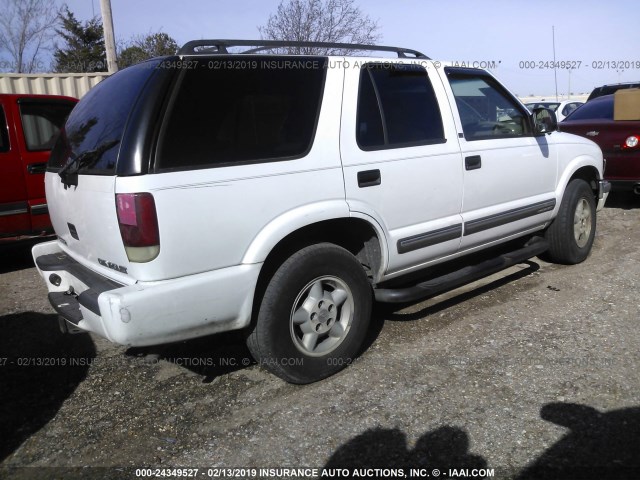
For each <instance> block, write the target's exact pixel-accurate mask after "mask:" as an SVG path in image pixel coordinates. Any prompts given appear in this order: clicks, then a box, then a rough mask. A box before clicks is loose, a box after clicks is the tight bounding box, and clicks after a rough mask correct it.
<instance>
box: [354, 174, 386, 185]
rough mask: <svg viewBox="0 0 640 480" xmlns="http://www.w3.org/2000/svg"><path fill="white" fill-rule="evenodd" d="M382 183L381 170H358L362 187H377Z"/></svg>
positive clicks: (359, 183)
mask: <svg viewBox="0 0 640 480" xmlns="http://www.w3.org/2000/svg"><path fill="white" fill-rule="evenodd" d="M381 183H382V177H381V175H380V170H364V171H362V172H358V186H359V187H360V188H366V187H375V186H376V185H380V184H381Z"/></svg>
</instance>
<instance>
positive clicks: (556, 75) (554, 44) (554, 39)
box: [551, 25, 558, 102]
mask: <svg viewBox="0 0 640 480" xmlns="http://www.w3.org/2000/svg"><path fill="white" fill-rule="evenodd" d="M551 37H552V38H553V76H554V77H555V80H556V102H557V101H558V69H557V68H556V27H555V25H552V26H551Z"/></svg>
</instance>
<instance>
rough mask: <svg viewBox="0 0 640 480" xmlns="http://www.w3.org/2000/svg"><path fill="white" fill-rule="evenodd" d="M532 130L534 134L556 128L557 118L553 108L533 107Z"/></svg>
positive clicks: (553, 130)
mask: <svg viewBox="0 0 640 480" xmlns="http://www.w3.org/2000/svg"><path fill="white" fill-rule="evenodd" d="M532 115H533V130H534V132H535V134H536V135H544V134H545V133H551V132H555V131H556V130H557V129H558V119H557V118H556V113H555V112H554V111H553V110H550V109H548V108H544V107H538V108H534V109H533V114H532Z"/></svg>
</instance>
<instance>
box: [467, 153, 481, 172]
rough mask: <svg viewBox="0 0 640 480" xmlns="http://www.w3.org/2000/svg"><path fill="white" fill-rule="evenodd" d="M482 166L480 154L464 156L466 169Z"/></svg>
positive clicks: (475, 168)
mask: <svg viewBox="0 0 640 480" xmlns="http://www.w3.org/2000/svg"><path fill="white" fill-rule="evenodd" d="M481 167H482V158H481V157H480V155H472V156H470V157H464V168H465V169H466V170H477V169H479V168H481Z"/></svg>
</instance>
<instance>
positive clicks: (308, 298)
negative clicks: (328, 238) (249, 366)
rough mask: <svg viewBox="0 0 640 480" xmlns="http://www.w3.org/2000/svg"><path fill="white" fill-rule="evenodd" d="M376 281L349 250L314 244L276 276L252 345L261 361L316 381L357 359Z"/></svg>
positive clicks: (288, 375) (296, 378)
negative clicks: (373, 281)
mask: <svg viewBox="0 0 640 480" xmlns="http://www.w3.org/2000/svg"><path fill="white" fill-rule="evenodd" d="M371 303H372V298H371V286H370V284H369V281H368V279H367V276H366V274H365V272H364V269H363V268H362V265H360V263H359V262H358V260H356V258H355V257H354V256H353V255H352V254H351V253H350V252H348V251H347V250H345V249H343V248H341V247H338V246H337V245H333V244H329V243H321V244H317V245H311V246H308V247H306V248H303V249H302V250H299V251H298V252H296V253H294V254H293V255H292V256H291V257H289V258H288V259H287V260H286V261H285V262H284V263H283V264H282V265H281V266H280V267H279V268H278V270H277V271H276V273H275V274H274V275H273V277H272V278H271V280H270V282H269V284H268V286H267V288H266V290H265V293H264V296H263V298H262V302H261V305H260V309H259V311H258V317H257V321H256V324H255V327H254V329H253V331H252V332H251V334H250V335H249V338H248V339H247V345H248V347H249V350H250V351H251V353H252V355H253V356H254V357H255V358H256V360H257V362H258V363H259V364H260V365H261V366H263V367H265V368H266V369H267V370H269V371H271V372H272V373H274V374H276V375H278V376H279V377H281V378H283V379H284V380H286V381H288V382H291V383H311V382H315V381H318V380H321V379H323V378H325V377H328V376H330V375H332V374H334V373H336V372H338V371H339V370H341V369H342V368H344V367H346V366H347V365H349V364H350V363H352V362H353V360H354V358H355V357H356V355H357V354H358V353H359V351H360V348H361V346H362V343H363V341H364V338H365V335H366V333H367V329H368V326H369V321H370V316H371Z"/></svg>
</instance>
